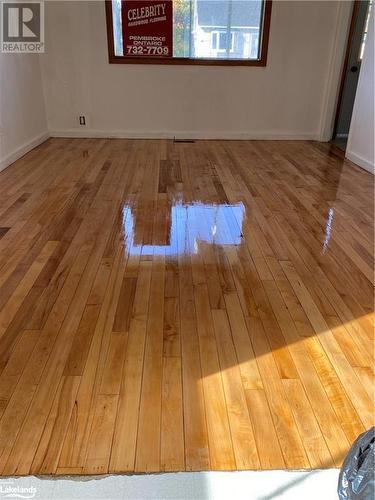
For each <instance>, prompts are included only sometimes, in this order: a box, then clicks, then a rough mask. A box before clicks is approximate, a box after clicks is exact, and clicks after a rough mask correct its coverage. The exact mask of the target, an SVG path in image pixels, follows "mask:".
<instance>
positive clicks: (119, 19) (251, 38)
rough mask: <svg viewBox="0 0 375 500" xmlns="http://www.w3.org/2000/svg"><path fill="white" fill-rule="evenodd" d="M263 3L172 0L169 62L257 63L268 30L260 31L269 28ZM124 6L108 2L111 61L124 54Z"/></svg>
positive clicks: (258, 0)
mask: <svg viewBox="0 0 375 500" xmlns="http://www.w3.org/2000/svg"><path fill="white" fill-rule="evenodd" d="M267 3H269V4H270V2H265V1H262V0H173V49H172V54H173V55H172V57H170V59H180V60H181V59H185V60H191V61H193V62H194V60H203V61H204V60H211V61H218V60H221V61H230V60H232V61H258V62H259V61H260V60H261V59H262V50H261V49H262V41H263V44H264V43H265V40H264V38H265V35H267V37H268V30H267V33H266V34H265V29H264V27H266V26H267V27H268V25H269V19H266V16H269V14H270V10H269V9H266V4H267ZM125 4H126V0H125V1H121V0H112V2H111V10H112V12H111V16H112V20H111V22H112V31H113V34H112V35H111V36H113V51H114V54H113V55H114V57H115V58H126V56H127V55H128V54H127V53H126V52H127V51H126V47H125V48H124V42H123V34H124V31H123V25H122V23H123V13H122V10H123V9H124V6H125ZM132 4H135V2H134V1H133V2H132ZM143 4H144V2H142V5H143ZM139 5H141V4H139ZM269 7H270V5H269ZM132 15H133V14H132ZM262 39H263V40H262ZM139 54H141V52H139ZM132 55H134V54H132ZM141 55H144V54H141ZM148 55H149V54H148ZM156 55H157V54H156ZM263 55H264V54H263ZM116 62H120V61H116Z"/></svg>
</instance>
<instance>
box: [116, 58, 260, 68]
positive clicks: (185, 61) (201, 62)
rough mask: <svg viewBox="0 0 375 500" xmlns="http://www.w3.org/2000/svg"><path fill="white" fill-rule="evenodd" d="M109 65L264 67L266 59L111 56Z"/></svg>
mask: <svg viewBox="0 0 375 500" xmlns="http://www.w3.org/2000/svg"><path fill="white" fill-rule="evenodd" d="M109 63H110V64H172V65H176V64H177V65H195V66H258V67H259V66H263V67H264V66H266V65H267V60H266V59H249V60H243V59H189V58H185V57H173V58H166V57H165V58H163V57H160V58H158V57H133V56H131V57H126V56H111V57H110V58H109Z"/></svg>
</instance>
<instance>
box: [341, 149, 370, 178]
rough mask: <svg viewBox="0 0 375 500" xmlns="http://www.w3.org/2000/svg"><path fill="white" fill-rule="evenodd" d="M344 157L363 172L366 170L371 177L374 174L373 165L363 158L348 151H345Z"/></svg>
mask: <svg viewBox="0 0 375 500" xmlns="http://www.w3.org/2000/svg"><path fill="white" fill-rule="evenodd" d="M345 156H346V158H347V159H348V160H350V161H352V162H353V163H355V164H356V165H358V166H359V167H361V168H363V169H364V170H367V172H370V173H371V174H372V175H374V174H375V165H374V164H373V163H371V162H369V161H368V160H366V159H365V158H362V157H361V156H359V155H356V154H355V153H352V152H350V151H348V150H346V155H345Z"/></svg>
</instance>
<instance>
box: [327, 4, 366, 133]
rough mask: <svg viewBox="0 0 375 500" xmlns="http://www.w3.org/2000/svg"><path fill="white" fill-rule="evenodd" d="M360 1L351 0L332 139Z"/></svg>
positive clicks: (335, 129) (336, 123)
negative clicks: (350, 12)
mask: <svg viewBox="0 0 375 500" xmlns="http://www.w3.org/2000/svg"><path fill="white" fill-rule="evenodd" d="M360 3H361V0H354V1H353V8H352V18H351V21H350V28H349V34H348V39H347V41H346V51H345V58H344V65H343V68H342V73H341V81H340V88H339V95H338V98H337V104H336V113H335V122H334V125H333V131H332V137H331V139H333V138H334V137H335V135H336V132H337V125H338V121H339V114H340V108H341V104H342V96H343V93H344V85H345V79H346V72H347V70H348V64H349V55H350V48H351V46H352V41H353V36H354V31H355V25H356V22H357V16H358V10H359V5H360Z"/></svg>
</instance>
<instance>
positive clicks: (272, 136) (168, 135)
mask: <svg viewBox="0 0 375 500" xmlns="http://www.w3.org/2000/svg"><path fill="white" fill-rule="evenodd" d="M50 136H51V137H72V138H74V137H78V138H82V139H83V138H88V139H92V138H102V139H173V138H174V137H176V138H177V139H211V140H272V141H278V140H283V141H288V140H294V141H296V140H302V141H317V140H319V135H318V134H300V133H293V132H287V133H279V132H232V131H230V132H229V131H217V132H212V131H189V130H186V131H181V132H174V131H162V132H160V131H157V132H154V131H144V132H134V131H128V130H95V129H85V130H78V129H65V130H51V131H50Z"/></svg>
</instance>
